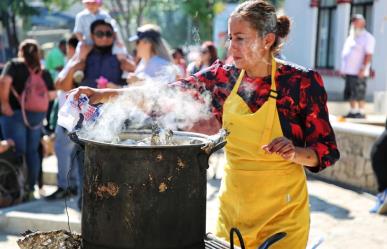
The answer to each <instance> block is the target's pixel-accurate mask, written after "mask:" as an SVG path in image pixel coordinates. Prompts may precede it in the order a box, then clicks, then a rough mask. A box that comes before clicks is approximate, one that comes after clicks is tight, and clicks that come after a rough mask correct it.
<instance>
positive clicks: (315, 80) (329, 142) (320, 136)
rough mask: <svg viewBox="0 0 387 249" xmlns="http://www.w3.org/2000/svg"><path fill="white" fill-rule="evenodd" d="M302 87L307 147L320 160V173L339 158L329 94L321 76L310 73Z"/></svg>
mask: <svg viewBox="0 0 387 249" xmlns="http://www.w3.org/2000/svg"><path fill="white" fill-rule="evenodd" d="M303 77H304V79H302V80H301V86H300V104H299V105H300V109H301V113H302V117H303V118H302V120H303V127H304V128H303V133H304V137H305V147H306V148H309V149H312V150H313V151H314V152H315V153H316V155H317V158H318V164H317V165H316V166H315V167H308V169H309V170H310V171H312V172H318V171H321V170H323V169H325V168H326V167H329V166H331V165H333V164H334V163H335V162H336V161H337V160H338V159H339V158H340V153H339V150H338V149H337V144H336V138H335V133H334V131H333V128H332V126H331V124H330V122H329V113H328V107H327V99H328V97H327V93H326V91H325V88H324V83H323V79H322V78H321V76H320V74H318V73H317V72H314V71H309V72H307V73H306V74H305V76H303Z"/></svg>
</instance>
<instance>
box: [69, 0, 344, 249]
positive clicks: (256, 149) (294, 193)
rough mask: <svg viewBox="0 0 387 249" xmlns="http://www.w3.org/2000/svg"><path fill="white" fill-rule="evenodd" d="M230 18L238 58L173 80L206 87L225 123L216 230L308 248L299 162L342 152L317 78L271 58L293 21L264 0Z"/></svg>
mask: <svg viewBox="0 0 387 249" xmlns="http://www.w3.org/2000/svg"><path fill="white" fill-rule="evenodd" d="M228 25H229V39H230V53H231V55H232V56H233V59H234V61H235V65H223V64H222V63H220V62H216V63H214V64H213V65H212V66H211V67H209V68H207V69H205V70H203V71H201V72H199V73H197V74H195V75H193V76H191V77H189V78H188V79H186V80H184V81H181V82H177V83H175V84H173V85H174V86H178V87H183V88H191V89H197V90H198V91H200V92H202V91H205V90H207V91H210V92H211V93H212V97H213V101H212V103H213V108H214V112H215V115H216V116H217V117H218V119H219V120H222V123H223V127H225V128H226V129H228V130H229V131H230V135H229V136H228V138H227V145H226V156H227V165H226V166H225V174H224V177H223V179H222V185H221V189H220V193H219V198H220V208H219V216H218V221H217V228H216V233H217V235H218V236H220V237H223V238H225V239H227V238H228V235H229V231H230V229H231V228H232V227H237V228H239V229H240V231H241V233H242V235H243V237H244V239H245V242H246V243H245V244H246V247H247V248H251V249H252V248H257V247H258V245H260V244H261V243H262V242H263V241H264V240H265V239H266V238H268V237H269V236H270V235H273V234H275V233H277V232H286V233H287V236H286V237H285V238H284V239H283V240H280V241H279V242H277V243H276V244H275V245H274V246H272V248H276V249H278V248H297V249H299V248H305V247H306V244H307V239H308V232H309V223H310V218H309V215H310V214H309V201H308V193H307V186H306V177H305V172H304V166H305V167H306V168H307V169H309V170H311V171H312V172H317V171H320V170H322V169H324V168H326V167H328V166H331V165H333V164H334V162H335V161H336V160H338V158H339V152H338V150H337V146H336V141H335V135H334V132H333V130H332V127H331V125H330V124H329V119H328V111H327V106H326V101H327V95H326V92H325V90H324V86H323V82H322V79H321V77H320V75H319V74H318V73H316V72H314V71H312V70H307V69H304V68H302V67H299V66H294V65H292V64H289V63H287V62H283V61H277V60H275V59H274V56H275V55H276V54H277V53H278V52H279V48H280V45H281V39H283V38H285V37H286V36H287V34H288V33H289V26H290V22H289V19H288V18H287V17H285V16H283V17H279V18H278V19H277V16H276V12H275V8H274V7H273V6H272V5H271V4H269V3H267V2H266V1H262V0H251V1H247V2H244V3H242V4H241V5H239V6H238V7H237V9H236V10H235V11H234V12H233V13H232V15H231V16H230V18H229V23H228ZM118 92H119V91H99V90H95V89H91V88H86V89H79V90H77V93H76V95H77V96H79V94H80V93H85V94H87V95H88V96H90V97H91V99H92V101H94V102H99V101H104V100H107V99H108V98H110V97H112V96H114V95H117V93H118Z"/></svg>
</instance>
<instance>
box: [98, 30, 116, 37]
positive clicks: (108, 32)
mask: <svg viewBox="0 0 387 249" xmlns="http://www.w3.org/2000/svg"><path fill="white" fill-rule="evenodd" d="M93 34H94V35H95V36H96V37H98V38H102V37H104V36H105V37H106V38H112V37H113V32H111V31H109V30H108V31H105V32H104V31H96V32H94V33H93Z"/></svg>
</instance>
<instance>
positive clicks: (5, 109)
mask: <svg viewBox="0 0 387 249" xmlns="http://www.w3.org/2000/svg"><path fill="white" fill-rule="evenodd" d="M1 113H2V114H3V115H4V116H8V117H10V116H12V115H13V110H12V107H11V105H10V104H9V102H5V103H1Z"/></svg>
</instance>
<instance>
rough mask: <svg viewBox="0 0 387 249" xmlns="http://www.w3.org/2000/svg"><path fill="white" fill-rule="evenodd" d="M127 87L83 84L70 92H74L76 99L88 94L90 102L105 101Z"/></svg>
mask: <svg viewBox="0 0 387 249" xmlns="http://www.w3.org/2000/svg"><path fill="white" fill-rule="evenodd" d="M124 90H125V89H109V88H105V89H96V88H91V87H87V86H81V87H78V88H75V89H73V90H71V91H70V92H69V93H68V94H73V93H75V94H74V99H75V100H78V99H79V97H80V96H81V94H84V95H86V96H87V97H88V98H89V103H90V104H98V103H104V102H106V101H108V100H109V99H110V98H112V97H116V96H117V95H118V94H119V93H121V92H122V91H124Z"/></svg>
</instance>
